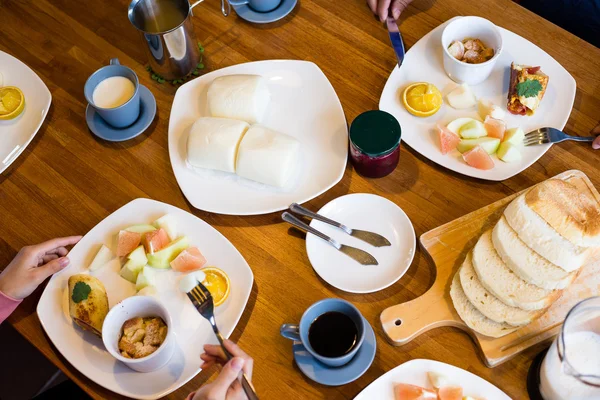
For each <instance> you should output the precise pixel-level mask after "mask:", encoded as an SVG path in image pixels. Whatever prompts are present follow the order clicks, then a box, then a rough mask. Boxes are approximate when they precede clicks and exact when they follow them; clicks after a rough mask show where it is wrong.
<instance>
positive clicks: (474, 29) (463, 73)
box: [442, 17, 502, 85]
mask: <svg viewBox="0 0 600 400" xmlns="http://www.w3.org/2000/svg"><path fill="white" fill-rule="evenodd" d="M465 38H474V39H479V40H481V41H482V42H483V43H484V44H485V45H486V46H487V47H491V48H493V49H494V56H493V57H492V58H491V59H489V60H487V61H486V62H484V63H481V64H469V63H466V62H462V61H459V60H457V59H456V58H454V57H453V56H452V55H451V54H450V53H449V52H448V46H450V43H452V42H453V41H454V40H461V41H462V40H463V39H465ZM442 48H443V50H442V51H443V54H444V70H446V74H447V75H448V76H449V77H450V79H452V80H453V81H454V82H457V83H466V84H468V85H477V84H478V83H481V82H483V81H485V80H486V79H487V77H488V76H490V73H491V72H492V69H493V68H494V64H496V61H497V60H498V57H499V56H500V54H501V53H502V34H501V33H500V30H499V29H498V27H497V26H496V25H494V24H493V23H491V22H490V21H488V20H487V19H485V18H480V17H460V18H457V19H455V20H454V21H452V22H450V23H449V24H448V25H447V26H446V28H444V31H443V32H442Z"/></svg>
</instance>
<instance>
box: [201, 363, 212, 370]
mask: <svg viewBox="0 0 600 400" xmlns="http://www.w3.org/2000/svg"><path fill="white" fill-rule="evenodd" d="M213 365H215V363H214V362H213V361H203V362H202V364H200V369H201V370H205V369H209V368H210V367H212V366H213Z"/></svg>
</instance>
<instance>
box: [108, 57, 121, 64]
mask: <svg viewBox="0 0 600 400" xmlns="http://www.w3.org/2000/svg"><path fill="white" fill-rule="evenodd" d="M110 65H121V63H120V62H119V59H118V58H111V59H110Z"/></svg>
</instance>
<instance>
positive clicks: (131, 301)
mask: <svg viewBox="0 0 600 400" xmlns="http://www.w3.org/2000/svg"><path fill="white" fill-rule="evenodd" d="M134 317H161V318H162V319H163V321H165V323H166V324H167V327H168V330H167V337H166V338H165V341H164V342H163V344H162V345H160V347H159V348H158V350H156V351H155V352H154V353H152V354H150V355H149V356H147V357H143V358H135V359H134V358H126V357H123V356H122V355H121V353H120V351H119V339H120V337H121V330H122V328H123V324H124V323H125V321H127V320H128V319H130V318H134ZM172 327H173V323H172V321H171V315H170V314H169V312H168V311H167V309H166V308H165V307H164V306H163V305H162V304H161V303H160V302H159V301H158V300H156V299H155V298H154V297H150V296H132V297H129V298H127V299H125V300H123V301H122V302H120V303H118V304H117V305H116V306H114V307H113V308H112V309H111V310H110V311H109V312H108V314H107V315H106V318H105V319H104V324H103V325H102V341H103V342H104V347H106V350H108V352H109V353H110V354H111V355H112V356H113V357H114V358H116V359H117V360H119V361H121V362H122V363H123V364H125V365H127V366H128V367H129V368H131V369H133V370H135V371H138V372H150V371H154V370H157V369H159V368H161V367H163V366H164V365H165V364H166V363H167V362H169V360H170V359H171V356H172V355H173V346H174V341H175V339H174V337H173V332H172Z"/></svg>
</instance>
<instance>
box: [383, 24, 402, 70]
mask: <svg viewBox="0 0 600 400" xmlns="http://www.w3.org/2000/svg"><path fill="white" fill-rule="evenodd" d="M385 24H386V25H387V29H388V33H389V35H390V40H391V41H392V47H393V48H394V52H395V53H396V58H397V59H398V68H400V67H401V66H402V62H403V61H404V42H403V41H402V35H401V34H400V29H398V24H396V21H395V20H394V18H392V17H388V18H387V20H386V21H385Z"/></svg>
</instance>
